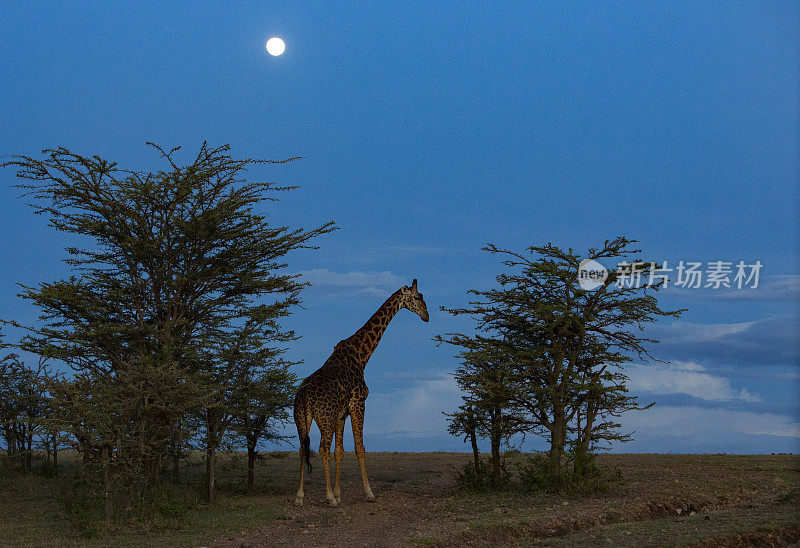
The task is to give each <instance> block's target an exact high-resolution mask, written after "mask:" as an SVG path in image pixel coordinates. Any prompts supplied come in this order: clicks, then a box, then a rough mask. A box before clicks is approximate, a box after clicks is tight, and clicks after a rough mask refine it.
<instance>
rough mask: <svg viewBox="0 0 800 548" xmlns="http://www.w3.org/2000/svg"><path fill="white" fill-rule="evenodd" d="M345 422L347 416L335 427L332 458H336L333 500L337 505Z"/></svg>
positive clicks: (340, 495)
mask: <svg viewBox="0 0 800 548" xmlns="http://www.w3.org/2000/svg"><path fill="white" fill-rule="evenodd" d="M346 420H347V416H345V418H343V419H340V420H339V422H338V423H337V425H336V440H335V444H334V445H335V449H334V452H333V454H334V457H335V458H336V481H335V482H334V484H333V498H334V499H335V500H336V502H337V503H339V502H342V490H341V488H340V486H339V478H340V476H341V473H342V458H344V443H343V442H344V423H345V421H346Z"/></svg>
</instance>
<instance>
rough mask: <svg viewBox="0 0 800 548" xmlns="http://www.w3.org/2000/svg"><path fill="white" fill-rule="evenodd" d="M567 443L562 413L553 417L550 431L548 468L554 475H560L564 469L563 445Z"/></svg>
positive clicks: (565, 423)
mask: <svg viewBox="0 0 800 548" xmlns="http://www.w3.org/2000/svg"><path fill="white" fill-rule="evenodd" d="M566 441H567V421H566V419H565V417H564V413H563V412H561V413H556V414H555V415H554V416H553V425H552V427H551V429H550V454H549V459H550V466H551V467H552V472H553V473H554V474H557V475H560V474H561V472H562V470H563V467H564V445H565V444H566Z"/></svg>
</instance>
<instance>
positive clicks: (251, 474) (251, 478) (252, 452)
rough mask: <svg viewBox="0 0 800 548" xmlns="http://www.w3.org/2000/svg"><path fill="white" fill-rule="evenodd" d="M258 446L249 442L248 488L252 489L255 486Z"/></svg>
mask: <svg viewBox="0 0 800 548" xmlns="http://www.w3.org/2000/svg"><path fill="white" fill-rule="evenodd" d="M255 465H256V445H255V443H251V442H250V440H249V439H248V440H247V488H248V489H252V488H253V485H254V484H255V480H256V475H255Z"/></svg>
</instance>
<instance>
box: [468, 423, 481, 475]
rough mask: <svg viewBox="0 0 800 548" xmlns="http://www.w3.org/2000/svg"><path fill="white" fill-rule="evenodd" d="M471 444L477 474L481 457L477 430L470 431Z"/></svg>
mask: <svg viewBox="0 0 800 548" xmlns="http://www.w3.org/2000/svg"><path fill="white" fill-rule="evenodd" d="M469 442H470V443H471V444H472V460H473V461H474V462H475V471H476V472H477V471H478V466H479V465H480V461H481V457H480V454H479V453H478V436H476V435H475V428H473V429H472V430H470V433H469Z"/></svg>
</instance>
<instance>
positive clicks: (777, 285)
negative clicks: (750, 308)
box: [713, 274, 800, 302]
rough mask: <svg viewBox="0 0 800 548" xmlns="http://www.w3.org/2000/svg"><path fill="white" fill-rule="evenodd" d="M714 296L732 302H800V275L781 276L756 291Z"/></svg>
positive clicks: (736, 291)
mask: <svg viewBox="0 0 800 548" xmlns="http://www.w3.org/2000/svg"><path fill="white" fill-rule="evenodd" d="M713 296H714V297H716V298H719V299H727V300H732V301H770V302H787V301H800V274H779V275H777V276H773V280H772V281H770V282H767V283H765V284H763V285H759V286H758V287H757V288H755V289H741V290H730V291H723V292H721V293H715V294H713Z"/></svg>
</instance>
